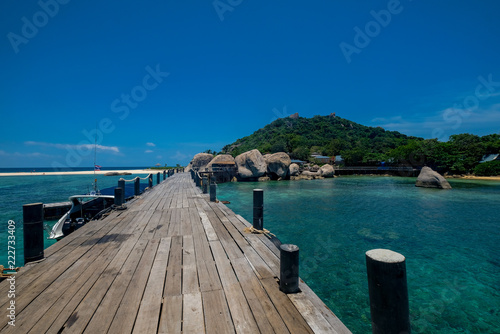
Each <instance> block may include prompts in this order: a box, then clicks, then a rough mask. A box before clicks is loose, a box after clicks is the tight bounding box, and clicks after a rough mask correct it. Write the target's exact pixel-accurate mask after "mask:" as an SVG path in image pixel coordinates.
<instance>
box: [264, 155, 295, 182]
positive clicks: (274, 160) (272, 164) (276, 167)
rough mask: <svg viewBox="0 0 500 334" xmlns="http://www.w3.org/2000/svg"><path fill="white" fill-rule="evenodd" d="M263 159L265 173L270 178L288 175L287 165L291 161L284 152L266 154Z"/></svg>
mask: <svg viewBox="0 0 500 334" xmlns="http://www.w3.org/2000/svg"><path fill="white" fill-rule="evenodd" d="M264 161H265V162H266V164H267V174H268V175H269V176H270V177H272V178H282V179H284V178H285V177H286V176H287V175H288V167H289V166H290V164H291V163H292V161H291V160H290V157H289V156H288V154H286V153H285V152H278V153H274V154H266V155H265V156H264Z"/></svg>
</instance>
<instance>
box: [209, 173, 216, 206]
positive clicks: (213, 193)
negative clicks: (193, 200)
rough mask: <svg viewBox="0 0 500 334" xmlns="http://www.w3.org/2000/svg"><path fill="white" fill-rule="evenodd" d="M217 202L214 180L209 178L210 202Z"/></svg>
mask: <svg viewBox="0 0 500 334" xmlns="http://www.w3.org/2000/svg"><path fill="white" fill-rule="evenodd" d="M215 201H217V185H216V184H215V178H214V177H213V176H212V177H211V178H210V202H215Z"/></svg>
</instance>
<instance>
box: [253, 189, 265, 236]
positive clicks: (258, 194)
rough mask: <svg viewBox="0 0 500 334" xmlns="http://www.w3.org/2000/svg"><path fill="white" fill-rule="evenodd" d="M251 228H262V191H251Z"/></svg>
mask: <svg viewBox="0 0 500 334" xmlns="http://www.w3.org/2000/svg"><path fill="white" fill-rule="evenodd" d="M253 227H254V228H255V229H257V230H262V229H263V228H264V190H262V189H254V190H253Z"/></svg>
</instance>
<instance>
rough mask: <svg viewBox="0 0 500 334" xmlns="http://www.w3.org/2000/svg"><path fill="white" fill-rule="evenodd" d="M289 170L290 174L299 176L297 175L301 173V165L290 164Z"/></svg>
mask: <svg viewBox="0 0 500 334" xmlns="http://www.w3.org/2000/svg"><path fill="white" fill-rule="evenodd" d="M288 172H289V174H290V176H297V175H299V173H300V167H299V165H297V164H290V166H288Z"/></svg>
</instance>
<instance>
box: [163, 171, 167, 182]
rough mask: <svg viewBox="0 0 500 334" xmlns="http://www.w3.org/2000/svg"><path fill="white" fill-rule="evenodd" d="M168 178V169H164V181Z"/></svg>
mask: <svg viewBox="0 0 500 334" xmlns="http://www.w3.org/2000/svg"><path fill="white" fill-rule="evenodd" d="M166 178H167V171H166V170H163V181H165V179H166Z"/></svg>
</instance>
